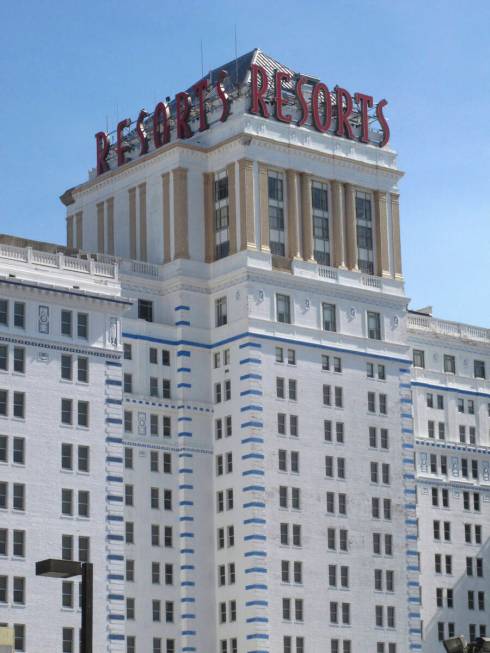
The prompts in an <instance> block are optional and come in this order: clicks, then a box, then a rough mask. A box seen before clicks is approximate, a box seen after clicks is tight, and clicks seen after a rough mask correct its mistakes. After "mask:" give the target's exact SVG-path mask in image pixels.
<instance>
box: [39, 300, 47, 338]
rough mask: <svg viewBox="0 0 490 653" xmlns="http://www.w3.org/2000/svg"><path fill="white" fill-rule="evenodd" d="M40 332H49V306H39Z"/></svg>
mask: <svg viewBox="0 0 490 653" xmlns="http://www.w3.org/2000/svg"><path fill="white" fill-rule="evenodd" d="M38 328H39V333H49V306H41V305H40V306H39V321H38Z"/></svg>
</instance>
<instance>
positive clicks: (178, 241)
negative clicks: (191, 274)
mask: <svg viewBox="0 0 490 653" xmlns="http://www.w3.org/2000/svg"><path fill="white" fill-rule="evenodd" d="M172 180H173V188H174V258H189V239H188V214H187V212H188V201H187V168H175V169H174V170H172Z"/></svg>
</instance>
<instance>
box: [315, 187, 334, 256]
mask: <svg viewBox="0 0 490 653" xmlns="http://www.w3.org/2000/svg"><path fill="white" fill-rule="evenodd" d="M311 209H312V219H313V256H314V258H315V260H316V262H317V263H319V264H320V265H330V230H329V216H328V186H327V184H322V183H320V182H318V181H313V182H312V184H311Z"/></svg>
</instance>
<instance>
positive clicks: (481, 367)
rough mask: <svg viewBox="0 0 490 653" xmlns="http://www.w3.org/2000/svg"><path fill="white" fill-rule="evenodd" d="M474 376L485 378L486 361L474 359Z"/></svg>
mask: <svg viewBox="0 0 490 653" xmlns="http://www.w3.org/2000/svg"><path fill="white" fill-rule="evenodd" d="M473 369H474V376H475V379H485V378H486V375H485V361H474V362H473Z"/></svg>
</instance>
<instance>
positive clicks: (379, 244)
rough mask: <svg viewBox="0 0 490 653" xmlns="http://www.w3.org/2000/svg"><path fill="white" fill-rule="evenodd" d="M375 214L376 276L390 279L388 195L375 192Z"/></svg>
mask: <svg viewBox="0 0 490 653" xmlns="http://www.w3.org/2000/svg"><path fill="white" fill-rule="evenodd" d="M374 209H375V211H374V214H375V229H376V256H377V260H376V266H375V270H376V274H378V276H380V277H390V276H391V274H390V263H389V258H388V215H387V206H386V193H383V192H381V191H379V190H376V191H374Z"/></svg>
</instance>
